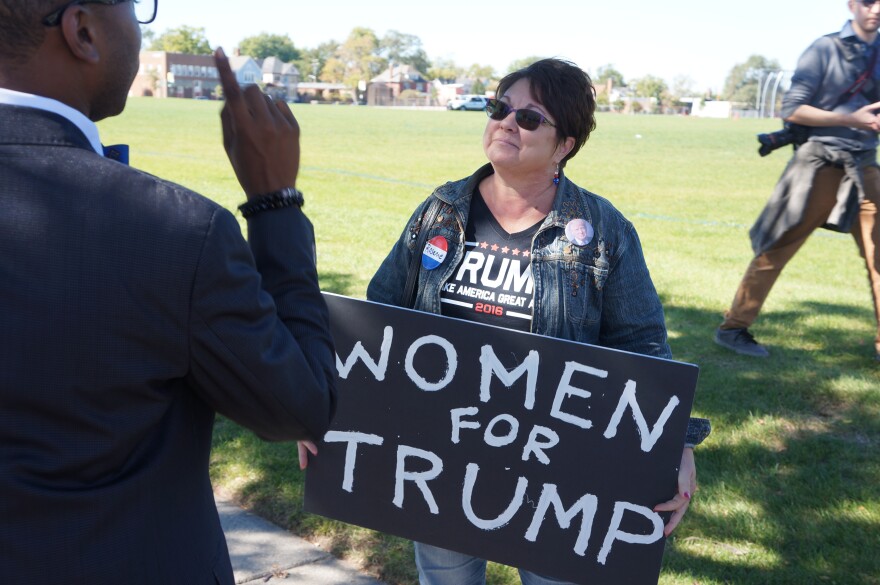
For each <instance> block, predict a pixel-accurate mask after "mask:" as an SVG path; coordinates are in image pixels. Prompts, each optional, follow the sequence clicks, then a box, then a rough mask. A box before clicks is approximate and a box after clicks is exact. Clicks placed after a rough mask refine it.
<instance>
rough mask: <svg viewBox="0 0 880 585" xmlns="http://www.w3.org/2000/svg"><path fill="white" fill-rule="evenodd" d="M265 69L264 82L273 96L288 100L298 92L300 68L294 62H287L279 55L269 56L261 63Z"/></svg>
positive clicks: (268, 92) (267, 91) (266, 89)
mask: <svg viewBox="0 0 880 585" xmlns="http://www.w3.org/2000/svg"><path fill="white" fill-rule="evenodd" d="M260 67H261V69H262V70H263V84H264V86H265V91H266V93H267V94H269V95H271V96H272V97H273V98H277V99H283V100H286V99H288V97H293V96H295V95H296V94H297V85H298V84H299V79H300V76H299V69H297V68H296V65H294V64H293V63H285V62H284V61H282V60H281V59H279V58H278V57H267V58H265V59H263V62H262V63H260Z"/></svg>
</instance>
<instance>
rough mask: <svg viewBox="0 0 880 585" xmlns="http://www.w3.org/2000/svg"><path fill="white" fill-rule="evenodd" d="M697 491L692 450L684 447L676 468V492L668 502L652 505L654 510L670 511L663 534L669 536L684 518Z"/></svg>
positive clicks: (695, 467) (695, 466)
mask: <svg viewBox="0 0 880 585" xmlns="http://www.w3.org/2000/svg"><path fill="white" fill-rule="evenodd" d="M696 491H697V465H696V463H694V450H693V449H691V448H690V447H685V449H684V452H683V453H682V454H681V466H680V467H679V469H678V493H677V494H675V497H674V498H672V499H671V500H669V501H668V502H663V503H662V504H657V505H656V506H654V511H655V512H672V516H671V517H670V518H669V522H667V523H666V526H665V527H664V528H663V534H664V535H665V536H669V535H670V534H672V531H673V530H675V527H676V526H678V523H679V522H681V519H682V518H684V514H685V512H687V509H688V506H690V504H691V497H692V496H693V495H694V492H696Z"/></svg>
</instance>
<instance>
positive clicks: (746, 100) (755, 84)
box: [723, 55, 781, 107]
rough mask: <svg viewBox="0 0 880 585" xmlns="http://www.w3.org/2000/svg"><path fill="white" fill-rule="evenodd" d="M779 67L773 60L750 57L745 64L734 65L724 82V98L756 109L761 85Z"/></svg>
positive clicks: (758, 56)
mask: <svg viewBox="0 0 880 585" xmlns="http://www.w3.org/2000/svg"><path fill="white" fill-rule="evenodd" d="M780 69H781V67H780V66H779V62H778V61H776V60H775V59H768V58H766V57H763V56H761V55H752V56H751V57H749V58H748V60H746V62H745V63H740V64H738V65H734V66H733V69H731V70H730V73H729V74H728V75H727V80H726V81H725V82H724V93H723V95H724V98H725V99H727V100H730V101H732V102H738V103H741V104H745V105H748V106H752V107H756V104H757V101H758V95H759V92H760V89H761V83H762V82H763V81H764V80H765V79H766V78H767V75H768V74H769V73H771V72H773V71H779V70H780Z"/></svg>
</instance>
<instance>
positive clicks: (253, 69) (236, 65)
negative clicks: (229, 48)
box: [229, 55, 263, 85]
mask: <svg viewBox="0 0 880 585" xmlns="http://www.w3.org/2000/svg"><path fill="white" fill-rule="evenodd" d="M229 66H230V67H232V71H233V73H235V79H236V80H237V81H238V84H239V85H254V84H256V83H260V82H261V81H263V69H262V68H261V67H260V65H259V64H258V63H257V62H256V61H254V59H253V58H252V57H248V56H247V55H233V56H232V57H230V58H229Z"/></svg>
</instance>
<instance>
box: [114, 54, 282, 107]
mask: <svg viewBox="0 0 880 585" xmlns="http://www.w3.org/2000/svg"><path fill="white" fill-rule="evenodd" d="M229 65H230V67H232V71H233V73H235V78H236V79H237V80H238V83H239V85H242V86H245V85H253V84H255V83H262V84H264V86H265V89H266V92H267V93H269V94H270V95H271V96H272V97H277V98H280V99H287V98H288V96H295V95H296V86H297V84H298V83H299V70H297V68H296V66H295V65H293V64H290V63H284V62H283V61H281V60H280V59H278V58H277V57H269V58H268V59H264V60H263V61H262V64H261V63H258V62H257V61H255V60H254V59H252V58H251V57H248V56H246V55H233V56H231V57H229ZM219 85H220V77H219V76H218V74H217V68H216V67H215V66H214V57H213V56H211V55H186V54H184V53H168V52H166V51H143V52H141V54H140V68H139V70H138V74H137V77H135V80H134V83H132V86H131V89H130V90H129V92H128V95H130V96H153V97H159V98H166V97H178V98H213V97H214V96H215V95H216V93H217V87H218V86H219Z"/></svg>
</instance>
